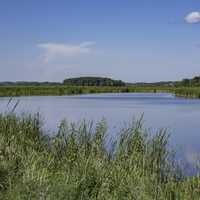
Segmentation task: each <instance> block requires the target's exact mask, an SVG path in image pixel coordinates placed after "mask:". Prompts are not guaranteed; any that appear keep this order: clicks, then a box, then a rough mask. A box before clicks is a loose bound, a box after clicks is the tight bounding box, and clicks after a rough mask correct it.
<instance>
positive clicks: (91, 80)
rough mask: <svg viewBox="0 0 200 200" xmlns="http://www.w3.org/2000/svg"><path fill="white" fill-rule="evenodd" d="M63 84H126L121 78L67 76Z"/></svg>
mask: <svg viewBox="0 0 200 200" xmlns="http://www.w3.org/2000/svg"><path fill="white" fill-rule="evenodd" d="M63 84H64V85H70V86H116V87H118V86H125V85H126V84H125V83H124V82H122V81H121V80H113V79H110V78H102V77H79V78H69V79H65V80H64V81H63Z"/></svg>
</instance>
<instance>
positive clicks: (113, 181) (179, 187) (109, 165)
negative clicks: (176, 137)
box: [0, 113, 200, 200]
mask: <svg viewBox="0 0 200 200" xmlns="http://www.w3.org/2000/svg"><path fill="white" fill-rule="evenodd" d="M118 135H119V137H118V139H117V140H116V141H115V142H113V143H112V144H110V148H108V147H107V146H106V144H105V143H106V138H107V129H106V122H105V121H101V122H99V123H97V124H96V125H93V124H92V123H86V122H82V123H79V124H74V123H72V124H69V123H67V122H66V121H62V122H61V124H60V127H59V130H58V132H57V134H54V136H52V137H49V136H48V135H47V133H46V132H45V131H43V130H42V126H41V121H40V116H39V114H36V115H28V114H24V115H21V116H16V115H15V114H13V113H7V114H1V115H0V199H15V200H16V199H20V200H21V199H58V200H59V199H138V200H140V199H141V200H145V199H146V200H151V199H152V200H154V199H163V200H164V199H169V200H175V199H180V200H184V199H185V200H188V199H199V196H200V190H199V186H200V185H199V184H200V179H199V177H198V176H195V177H184V175H183V173H182V170H181V167H180V166H179V165H178V164H177V163H176V161H175V159H174V156H173V155H174V154H173V152H172V151H171V150H170V149H169V147H168V138H169V135H168V134H167V133H166V131H165V130H161V131H159V132H158V133H156V134H153V135H154V136H150V135H149V134H148V133H147V131H146V130H145V129H144V128H143V125H142V120H138V121H137V122H133V123H130V125H129V126H127V127H125V128H123V129H121V131H120V134H118ZM151 135H152V134H151ZM111 147H112V148H111Z"/></svg>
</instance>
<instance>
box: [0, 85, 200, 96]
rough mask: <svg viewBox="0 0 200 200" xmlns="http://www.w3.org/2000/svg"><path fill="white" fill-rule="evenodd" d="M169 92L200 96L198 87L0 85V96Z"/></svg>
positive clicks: (179, 94)
mask: <svg viewBox="0 0 200 200" xmlns="http://www.w3.org/2000/svg"><path fill="white" fill-rule="evenodd" d="M123 92H155V93H156V92H169V93H174V94H175V95H176V96H181V97H188V98H200V87H163V86H161V87H155V86H152V87H149V86H148V87H147V86H143V87H141V86H127V87H94V86H85V87H84V86H62V85H60V86H0V96H1V97H4V96H9V97H10V96H47V95H73V94H88V93H123Z"/></svg>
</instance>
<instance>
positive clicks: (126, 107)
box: [0, 93, 200, 160]
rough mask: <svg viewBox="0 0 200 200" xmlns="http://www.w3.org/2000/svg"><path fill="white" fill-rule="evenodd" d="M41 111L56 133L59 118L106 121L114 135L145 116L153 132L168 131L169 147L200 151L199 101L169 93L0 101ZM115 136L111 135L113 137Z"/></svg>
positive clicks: (20, 109) (3, 106)
mask: <svg viewBox="0 0 200 200" xmlns="http://www.w3.org/2000/svg"><path fill="white" fill-rule="evenodd" d="M18 99H19V100H20V103H19V105H18V107H17V108H16V111H17V112H18V113H20V112H25V111H28V112H34V113H35V112H38V111H39V112H40V113H41V114H42V117H43V118H44V121H45V128H48V129H51V130H54V131H55V130H56V127H58V125H59V122H60V121H61V120H62V119H67V120H69V121H73V122H74V121H75V122H76V121H80V120H82V119H86V120H93V121H99V120H101V119H102V118H105V119H106V120H107V123H108V127H109V132H110V133H111V134H112V135H113V136H114V134H115V133H116V132H118V131H119V128H120V127H123V125H124V123H125V122H128V121H131V120H132V119H133V118H136V119H137V118H139V117H140V116H141V115H142V114H143V113H144V122H145V127H147V128H150V129H151V130H152V131H155V130H158V129H160V128H168V130H169V132H170V133H171V144H172V145H174V146H176V147H177V148H178V149H181V151H186V150H188V151H187V154H185V155H186V157H187V158H188V157H189V159H188V160H190V159H191V157H190V156H188V155H189V154H190V155H191V154H193V152H200V145H199V141H200V140H199V139H200V133H199V130H200V123H199V119H200V100H188V99H182V98H176V97H174V96H173V95H170V94H164V93H163V94H144V93H143V94H137V93H135V94H98V95H95V94H94V95H80V96H70V97H69V96H60V97H57V96H54V97H48V96H47V97H17V98H14V99H13V100H12V102H11V103H10V104H9V106H7V103H8V100H9V98H1V100H0V110H1V111H5V110H9V109H11V108H12V106H13V105H14V104H15V103H16V101H17V100H18ZM113 133H114V134H113Z"/></svg>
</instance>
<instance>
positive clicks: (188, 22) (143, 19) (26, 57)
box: [0, 0, 200, 82]
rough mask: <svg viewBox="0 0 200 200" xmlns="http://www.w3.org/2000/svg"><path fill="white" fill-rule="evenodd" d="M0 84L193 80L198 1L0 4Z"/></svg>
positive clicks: (198, 56) (199, 54)
mask: <svg viewBox="0 0 200 200" xmlns="http://www.w3.org/2000/svg"><path fill="white" fill-rule="evenodd" d="M0 27H1V28H0V69H1V73H0V81H62V80H63V79H65V78H68V77H77V76H106V77H111V78H114V79H121V80H124V81H129V82H140V81H145V82H153V81H161V80H164V81H166V80H180V79H182V78H187V77H193V76H195V75H199V74H200V0H168V1H166V0H123V1H122V0H109V1H108V0H101V1H99V0H56V1H55V0H42V1H41V0H28V1H27V0H17V1H13V0H1V1H0Z"/></svg>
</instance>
